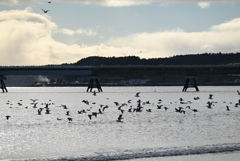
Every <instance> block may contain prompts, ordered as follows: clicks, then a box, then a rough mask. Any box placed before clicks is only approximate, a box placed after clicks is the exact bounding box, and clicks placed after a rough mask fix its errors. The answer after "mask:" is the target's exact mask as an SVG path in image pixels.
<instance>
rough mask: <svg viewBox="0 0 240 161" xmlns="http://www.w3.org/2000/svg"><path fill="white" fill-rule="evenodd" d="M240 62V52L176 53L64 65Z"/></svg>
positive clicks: (98, 58)
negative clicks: (169, 55)
mask: <svg viewBox="0 0 240 161" xmlns="http://www.w3.org/2000/svg"><path fill="white" fill-rule="evenodd" d="M230 63H240V52H237V53H221V52H219V53H203V54H189V55H176V56H172V57H167V58H150V59H140V58H139V57H137V56H126V57H99V56H91V57H87V58H83V59H81V60H79V61H77V62H76V63H72V64H62V65H76V66H87V65H92V66H101V65H221V64H230Z"/></svg>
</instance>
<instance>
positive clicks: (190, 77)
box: [182, 76, 199, 92]
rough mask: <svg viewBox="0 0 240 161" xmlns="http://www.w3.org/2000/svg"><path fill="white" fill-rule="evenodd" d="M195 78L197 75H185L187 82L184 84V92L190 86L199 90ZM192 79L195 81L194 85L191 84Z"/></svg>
mask: <svg viewBox="0 0 240 161" xmlns="http://www.w3.org/2000/svg"><path fill="white" fill-rule="evenodd" d="M195 78H196V76H185V79H186V81H185V84H184V86H183V90H182V91H183V92H186V91H187V89H188V88H195V89H196V91H199V89H198V86H197V83H196V81H195ZM190 80H192V81H193V85H191V86H189V81H190Z"/></svg>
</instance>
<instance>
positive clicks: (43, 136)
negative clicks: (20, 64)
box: [0, 86, 240, 161]
mask: <svg viewBox="0 0 240 161" xmlns="http://www.w3.org/2000/svg"><path fill="white" fill-rule="evenodd" d="M8 90H9V92H8V93H0V95H1V97H0V99H1V100H0V107H1V111H0V160H41V159H42V160H49V159H51V160H64V159H72V160H123V159H125V160H134V161H138V160H146V161H150V160H151V161H153V160H166V161H170V160H171V161H175V160H181V161H182V160H193V159H194V160H226V158H230V160H238V159H237V158H239V157H240V153H239V151H240V135H239V134H240V125H239V121H240V109H239V108H240V107H235V104H236V103H238V100H239V99H240V98H239V95H238V93H237V87H233V86H227V87H226V86H221V87H200V92H195V91H194V90H193V89H189V91H188V92H181V90H182V87H180V86H177V87H104V88H103V90H104V92H102V93H97V95H96V96H94V95H93V93H87V92H85V91H86V87H53V88H52V87H38V88H37V87H36V88H35V87H26V88H25V87H12V88H11V87H9V88H8ZM191 90H192V91H191ZM137 92H141V93H140V95H139V97H135V94H136V93H137ZM209 94H213V99H209V98H208V97H209ZM194 97H199V98H200V99H198V100H194ZM180 98H183V99H184V101H183V102H185V103H186V104H182V103H180V100H179V99H180ZM31 99H38V100H37V101H36V102H38V103H37V104H36V107H37V108H33V106H34V105H33V104H32V103H33V101H32V100H31ZM139 99H140V100H141V106H142V107H143V111H142V112H128V109H129V108H131V107H132V108H136V107H137V105H138V103H137V101H138V100H139ZM159 99H161V100H162V102H161V103H160V102H159ZM83 100H87V101H88V102H89V104H86V103H84V102H83ZM129 100H131V101H130V102H131V103H130V102H128V101H129ZM188 101H190V102H188ZM208 101H210V102H211V101H214V103H213V104H214V105H213V106H212V108H211V109H209V108H207V102H208ZM114 102H118V103H119V105H118V106H116V104H115V103H114ZM148 102H149V103H148ZM46 104H50V105H49V109H50V114H46V113H45V112H46V108H45V107H46ZM61 105H66V106H67V108H68V109H64V108H63V106H61ZM121 105H122V107H121V109H122V110H124V112H123V119H122V122H117V121H116V120H117V118H118V116H119V115H120V114H122V113H121V111H120V110H118V109H119V106H121ZM157 105H162V109H157ZM100 106H103V107H105V106H108V108H106V109H105V110H104V111H103V114H98V115H97V117H95V116H92V119H91V120H90V119H89V117H88V115H89V114H92V112H97V113H98V112H99V108H100ZM186 106H190V107H191V109H197V110H198V112H193V111H192V110H191V109H188V108H186ZM226 106H229V108H230V111H227V110H226ZM163 107H167V108H168V109H167V110H165V109H163ZM178 107H183V108H184V110H185V111H186V113H185V114H183V113H178V112H175V108H178ZM39 108H43V111H42V113H41V115H38V109H39ZM83 109H84V110H85V111H86V113H82V114H79V113H78V111H81V110H83ZM102 109H103V108H101V110H102ZM147 109H151V110H152V112H147V111H146V110H147ZM67 111H69V116H68V115H66V112H67ZM6 115H9V116H11V117H10V118H9V120H7V119H6V117H5V116H6ZM69 117H70V118H72V119H73V120H72V122H70V121H69V120H68V118H69ZM57 118H58V119H61V120H57ZM197 158H199V159H197Z"/></svg>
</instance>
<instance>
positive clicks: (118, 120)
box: [117, 114, 123, 122]
mask: <svg viewBox="0 0 240 161" xmlns="http://www.w3.org/2000/svg"><path fill="white" fill-rule="evenodd" d="M122 119H123V117H122V114H120V115H119V116H118V119H117V122H122Z"/></svg>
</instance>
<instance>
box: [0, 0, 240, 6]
mask: <svg viewBox="0 0 240 161" xmlns="http://www.w3.org/2000/svg"><path fill="white" fill-rule="evenodd" d="M56 1H59V2H68V3H69V2H73V3H83V4H86V5H91V4H96V5H101V6H107V7H126V6H134V5H147V4H151V3H160V4H162V3H166V0H55V1H54V2H56ZM238 1H239V0H228V1H227V2H238ZM167 2H168V3H169V2H177V3H182V2H183V3H186V2H194V3H198V5H199V6H200V7H202V8H206V7H208V6H209V4H210V2H226V0H204V1H203V0H168V1H167ZM31 3H39V1H37V0H1V1H0V4H5V5H18V4H24V5H29V4H31Z"/></svg>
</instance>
